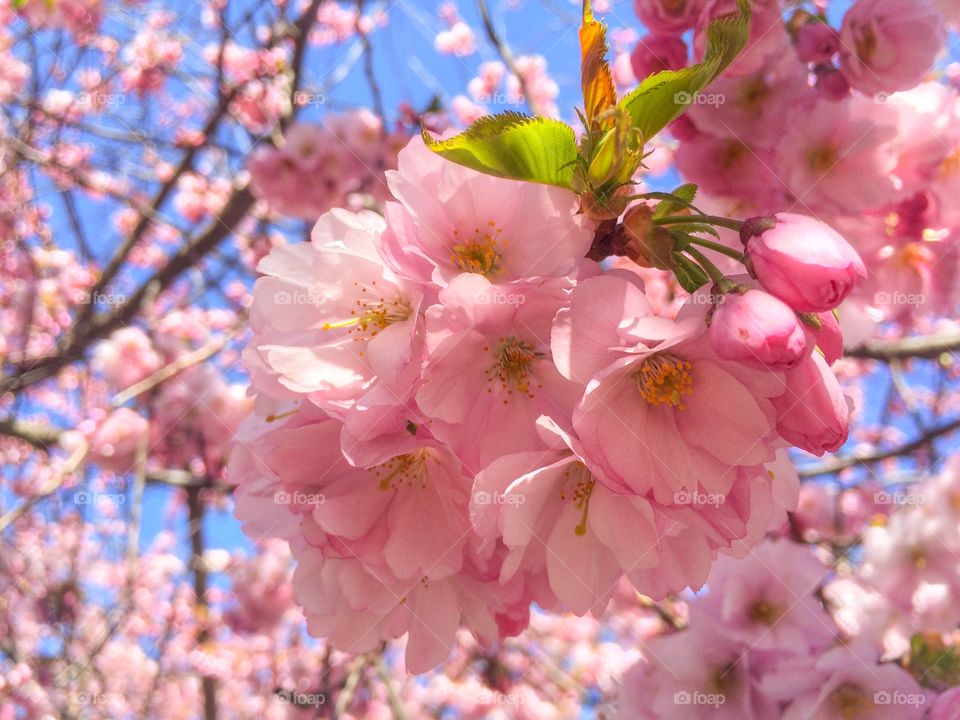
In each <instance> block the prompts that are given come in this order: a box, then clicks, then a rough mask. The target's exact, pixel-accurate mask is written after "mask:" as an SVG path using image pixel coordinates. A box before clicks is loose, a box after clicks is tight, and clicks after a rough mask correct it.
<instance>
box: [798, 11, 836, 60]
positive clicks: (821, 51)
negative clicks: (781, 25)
mask: <svg viewBox="0 0 960 720" xmlns="http://www.w3.org/2000/svg"><path fill="white" fill-rule="evenodd" d="M796 43H797V55H799V56H800V60H801V61H802V62H805V63H829V62H830V60H831V58H833V56H834V55H836V54H837V51H838V50H839V49H840V38H839V37H838V35H837V31H836V30H834V29H833V28H832V27H830V26H829V25H827V24H826V23H824V22H820V21H818V20H813V21H811V22H808V23H806V24H805V25H804V26H803V27H801V28H800V29H799V30H797V37H796Z"/></svg>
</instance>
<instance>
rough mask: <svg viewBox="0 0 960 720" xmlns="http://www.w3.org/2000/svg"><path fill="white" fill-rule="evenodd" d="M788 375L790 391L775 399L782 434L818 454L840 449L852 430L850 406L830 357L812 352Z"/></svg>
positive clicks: (785, 438) (803, 448)
mask: <svg viewBox="0 0 960 720" xmlns="http://www.w3.org/2000/svg"><path fill="white" fill-rule="evenodd" d="M785 378H786V383H787V385H786V392H784V394H783V395H781V396H780V397H778V398H774V400H773V407H774V409H775V410H776V411H777V432H778V433H780V437H782V438H783V439H784V440H786V441H787V442H789V443H792V444H794V445H796V446H797V447H798V448H801V449H802V450H806V451H807V452H809V453H813V454H814V455H817V456H820V455H823V454H824V453H825V452H834V451H836V450H839V449H840V446H841V445H843V444H844V443H845V442H846V441H847V435H848V433H849V432H850V408H849V406H848V404H847V398H846V397H845V396H844V394H843V391H842V390H841V389H840V384H839V383H838V382H837V378H836V376H835V375H834V374H833V372H832V371H831V370H830V367H829V365H827V362H826V360H824V359H823V356H822V355H821V354H820V353H817V352H815V353H811V354H810V355H808V356H807V357H806V358H804V360H803V362H801V363H800V364H799V365H797V366H796V367H795V368H792V369H790V370H787V372H786V375H785Z"/></svg>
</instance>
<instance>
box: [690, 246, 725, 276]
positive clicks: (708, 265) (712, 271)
mask: <svg viewBox="0 0 960 720" xmlns="http://www.w3.org/2000/svg"><path fill="white" fill-rule="evenodd" d="M684 252H686V253H688V254H689V255H690V257H692V258H693V259H694V260H696V261H697V263H698V264H699V265H700V267H702V268H703V269H704V270H705V271H706V273H707V275H709V276H710V279H711V280H713V282H714V283H716V284H717V285H722V284H723V281H724V280H726V277H725V276H724V274H723V273H722V272H720V269H719V268H718V267H717V266H716V265H714V264H713V263H712V262H710V259H709V258H708V257H707V256H706V255H704V254H703V253H702V252H700V251H699V250H697V249H696V248H695V247H687V249H686V250H684Z"/></svg>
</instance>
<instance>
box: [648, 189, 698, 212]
mask: <svg viewBox="0 0 960 720" xmlns="http://www.w3.org/2000/svg"><path fill="white" fill-rule="evenodd" d="M650 194H651V195H652V194H653V193H650ZM657 195H660V196H661V197H660V198H659V199H661V200H662V201H663V202H659V203H657V208H656V210H654V212H653V216H654V217H658V218H660V217H667V216H668V215H673V214H674V213H675V212H678V211H680V210H683V209H685V208H686V209H689V210H694V211H695V212H697V213H698V214H702V213H700V211H699V210H697V209H696V208H695V207H694V206H693V200H694V198H695V197H696V196H697V186H696V185H694V184H693V183H685V184H684V185H681V186H680V187H678V188H677V189H676V190H674V191H673V192H672V193H657Z"/></svg>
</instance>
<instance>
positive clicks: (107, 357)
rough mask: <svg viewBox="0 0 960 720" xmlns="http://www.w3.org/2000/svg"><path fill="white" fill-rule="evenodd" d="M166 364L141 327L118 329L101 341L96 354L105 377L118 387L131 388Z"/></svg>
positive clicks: (95, 361) (95, 362)
mask: <svg viewBox="0 0 960 720" xmlns="http://www.w3.org/2000/svg"><path fill="white" fill-rule="evenodd" d="M162 364H163V361H162V360H161V358H160V356H159V355H158V354H157V351H156V350H154V348H153V343H152V342H151V341H150V338H148V337H147V335H146V333H144V332H143V330H141V329H140V328H138V327H135V326H132V325H131V326H130V327H125V328H121V329H119V330H117V331H116V332H114V333H113V334H112V335H111V336H110V337H109V338H107V339H106V340H104V341H103V342H102V343H100V344H98V345H97V347H96V349H95V350H94V353H93V365H94V367H96V368H98V369H99V370H100V371H101V372H102V373H103V377H104V379H105V380H106V381H107V382H108V383H110V384H111V385H113V386H114V387H116V388H119V389H124V388H128V387H130V386H131V385H133V384H134V383H137V382H139V381H141V380H143V379H144V378H145V377H147V376H148V375H151V374H153V373H155V372H156V371H157V370H159V369H160V366H161V365H162Z"/></svg>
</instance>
